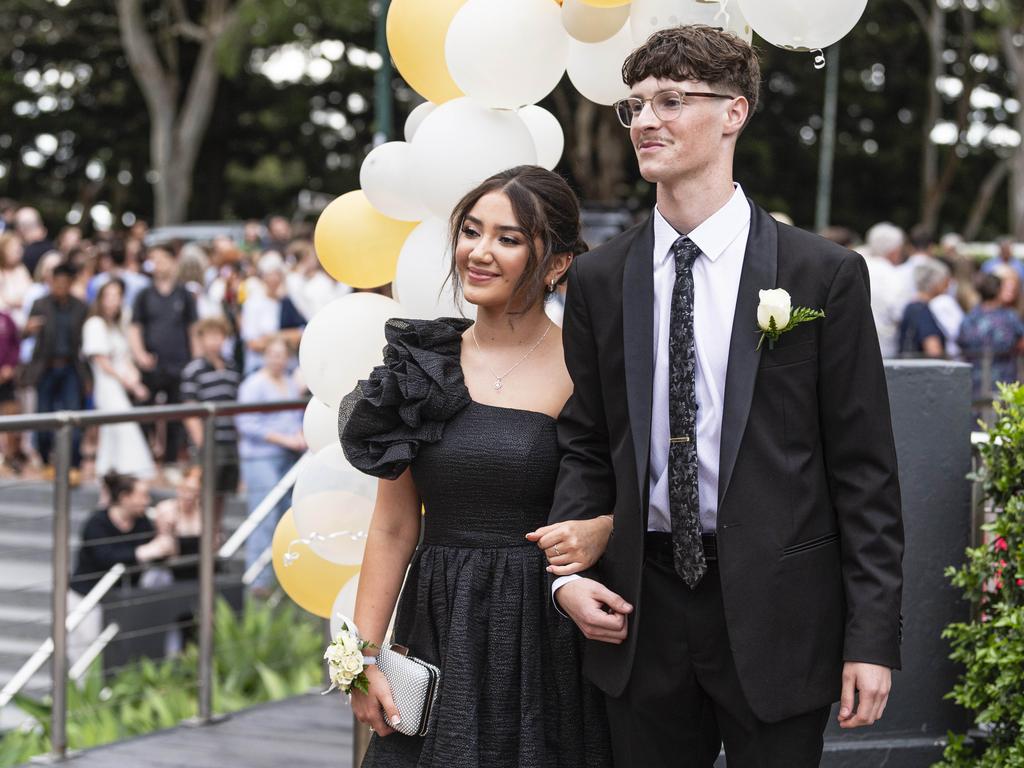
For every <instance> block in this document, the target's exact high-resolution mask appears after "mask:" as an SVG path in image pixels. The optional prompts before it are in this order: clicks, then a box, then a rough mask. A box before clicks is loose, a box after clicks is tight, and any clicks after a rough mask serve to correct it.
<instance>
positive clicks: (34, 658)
mask: <svg viewBox="0 0 1024 768" xmlns="http://www.w3.org/2000/svg"><path fill="white" fill-rule="evenodd" d="M124 572H125V567H124V566H123V565H122V564H121V563H117V564H116V565H114V566H112V567H111V569H110V570H109V571H107V572H106V574H104V576H103V578H101V579H100V580H99V581H98V582H96V584H95V585H93V588H92V589H90V590H89V593H88V594H87V595H86V596H85V598H84V599H83V600H82V602H80V603H79V604H78V605H77V606H76V607H75V610H73V611H71V613H69V614H68V617H67V619H66V621H65V626H66V627H67V631H68V632H69V633H70V632H74V631H75V630H76V629H78V625H79V624H81V623H82V621H83V620H84V619H85V617H86V615H88V613H89V611H91V610H92V609H93V608H95V607H96V604H97V603H98V602H99V601H100V600H102V599H103V596H104V595H106V594H107V592H109V591H110V588H111V587H113V586H114V585H115V584H116V583H117V582H118V581H119V580H120V579H121V576H122V575H123V574H124ZM52 654H53V637H52V636H51V637H48V638H46V639H45V640H44V641H43V642H42V643H40V645H39V648H37V649H36V652H35V653H33V654H32V655H31V656H30V657H29V658H28V660H27V661H26V662H25V663H24V664H22V665H21V669H19V670H18V671H17V672H15V673H14V675H13V676H12V677H11V679H10V680H8V681H7V685H5V686H4V687H3V690H0V707H5V706H7V705H8V704H9V703H10V702H11V699H13V698H14V696H15V695H16V694H17V693H18V692H19V691H20V690H21V689H22V688H24V687H25V685H26V684H27V683H28V681H29V680H31V679H32V676H33V675H34V674H36V673H37V672H38V671H39V670H40V669H42V667H43V664H45V663H46V662H47V660H48V659H49V658H50V656H51V655H52Z"/></svg>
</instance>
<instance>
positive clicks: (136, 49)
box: [117, 0, 238, 226]
mask: <svg viewBox="0 0 1024 768" xmlns="http://www.w3.org/2000/svg"><path fill="white" fill-rule="evenodd" d="M149 16H150V19H151V20H152V21H150V23H147V18H146V14H145V12H144V10H143V7H142V0H117V17H118V22H119V28H120V33H121V42H122V44H123V45H124V50H125V53H126V54H127V57H128V64H129V66H130V67H131V70H132V74H134V76H135V80H136V82H137V83H138V84H139V87H140V89H141V90H142V94H143V96H144V97H145V100H146V107H147V109H148V111H149V121H150V130H149V145H150V158H151V165H152V172H153V176H154V180H153V193H154V197H155V205H156V224H157V225H158V226H160V225H164V224H174V223H177V222H181V221H184V220H185V218H186V215H187V211H188V201H189V197H190V195H191V193H192V175H193V169H194V168H195V163H196V158H197V157H198V156H199V150H200V146H201V144H202V140H203V136H204V135H205V134H206V129H207V127H208V126H209V123H210V115H211V114H212V113H213V104H214V99H215V98H216V96H217V84H218V81H219V79H220V72H219V70H218V62H217V48H218V46H219V45H220V43H221V41H222V39H224V38H225V37H226V36H227V34H228V33H229V32H230V31H231V28H232V27H233V26H234V25H235V24H237V23H238V8H237V6H236V5H235V4H233V3H231V2H230V0H208V1H207V2H206V3H204V7H203V10H202V15H201V17H200V21H198V22H195V21H193V20H192V18H191V17H190V16H189V13H188V10H187V8H186V7H185V2H184V0H167V1H166V2H163V3H161V4H160V5H159V6H158V7H157V9H156V10H155V11H154V12H153V13H151V14H149ZM151 26H153V27H155V29H154V30H153V31H152V32H151V31H150V27H151ZM190 43H191V44H198V46H199V52H198V55H197V56H196V57H195V61H194V63H193V64H192V72H191V76H190V77H189V79H188V84H187V87H186V88H185V89H184V91H183V89H182V87H181V83H182V58H183V51H182V47H183V46H184V45H186V44H190Z"/></svg>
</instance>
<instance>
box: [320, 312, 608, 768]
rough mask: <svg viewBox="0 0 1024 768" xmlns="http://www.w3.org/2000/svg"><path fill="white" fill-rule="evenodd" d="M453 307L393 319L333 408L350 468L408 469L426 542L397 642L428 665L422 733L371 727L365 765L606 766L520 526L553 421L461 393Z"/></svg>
mask: <svg viewBox="0 0 1024 768" xmlns="http://www.w3.org/2000/svg"><path fill="white" fill-rule="evenodd" d="M468 325H469V323H468V321H464V320H437V321H416V320H392V321H390V322H389V323H388V327H387V329H386V331H387V338H388V342H389V344H388V347H387V348H386V349H385V358H384V360H385V364H384V365H383V366H381V367H378V368H376V369H375V370H374V372H373V374H372V375H371V377H370V379H369V380H368V381H364V382H361V383H360V387H359V388H357V390H356V391H355V392H353V394H352V395H350V396H349V398H347V399H346V401H345V402H344V403H343V404H342V408H341V424H340V428H341V435H342V445H343V446H344V448H345V453H346V455H347V456H348V458H349V461H351V462H352V464H353V465H354V466H355V467H357V468H358V469H360V470H362V471H364V472H368V473H370V474H374V475H376V476H378V477H387V478H394V477H397V476H398V475H400V474H401V473H402V472H403V471H404V470H405V468H406V467H408V466H411V467H412V475H413V479H414V480H415V483H416V488H417V489H418V491H419V493H420V496H421V498H422V499H423V504H424V507H425V515H424V518H423V541H422V543H421V545H420V546H419V547H418V548H417V549H416V552H415V554H414V556H413V559H412V563H411V565H410V569H409V575H408V577H407V579H406V583H405V587H404V588H403V591H402V596H401V598H400V600H399V603H398V611H397V616H396V620H395V641H396V642H398V643H401V644H402V645H406V646H408V647H409V649H410V652H411V653H412V654H413V655H415V656H419V657H420V658H423V659H425V660H427V661H430V662H432V663H434V664H436V665H437V666H438V667H439V668H440V669H441V686H440V693H439V695H438V702H437V706H436V708H435V710H434V714H433V716H432V719H431V722H430V726H429V732H428V734H427V735H426V737H423V738H418V737H409V736H403V735H401V734H393V735H391V736H387V737H385V738H380V737H376V736H375V737H373V739H372V741H371V744H370V748H369V751H368V752H367V755H366V759H365V761H364V762H363V765H364V766H365V768H407V767H411V766H418V767H420V768H427V767H428V766H429V767H432V768H442V767H443V768H504V767H506V766H507V767H508V768H512V767H513V766H514V767H516V768H584V766H586V767H587V768H604V767H606V766H610V765H611V750H610V747H609V745H608V734H607V725H606V721H605V714H604V702H603V699H602V697H601V694H600V693H599V692H598V691H597V689H595V688H593V687H592V686H591V685H590V684H589V683H587V682H586V681H585V680H584V679H583V677H582V674H581V671H580V661H581V658H580V654H581V642H582V638H581V636H580V635H579V632H578V630H577V629H576V627H575V625H573V623H572V622H571V621H570V620H569V619H566V618H564V617H563V616H561V615H559V614H558V612H557V611H556V610H555V608H554V606H553V604H552V601H551V588H550V581H549V578H548V576H547V574H546V572H545V570H544V568H545V565H546V561H545V558H544V554H543V553H542V552H541V551H540V550H539V549H538V548H537V546H536V545H534V544H532V543H530V542H528V541H527V540H526V538H525V535H526V533H527V532H529V531H532V530H534V529H536V528H537V527H539V526H541V525H544V524H545V522H546V520H547V516H548V512H549V510H550V508H551V500H552V496H553V493H554V484H555V478H556V475H557V472H558V461H559V452H558V445H557V441H556V436H555V421H554V419H552V418H551V417H550V416H548V415H546V414H543V413H537V412H534V411H522V410H515V409H509V408H499V407H494V406H487V405H483V404H481V403H477V402H474V401H471V400H470V398H469V393H468V391H467V390H466V387H465V383H464V381H463V378H462V369H461V367H460V365H459V353H460V350H461V341H462V338H461V334H462V332H463V331H464V330H465V329H466V328H467V327H468Z"/></svg>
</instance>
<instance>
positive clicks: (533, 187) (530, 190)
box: [448, 165, 588, 314]
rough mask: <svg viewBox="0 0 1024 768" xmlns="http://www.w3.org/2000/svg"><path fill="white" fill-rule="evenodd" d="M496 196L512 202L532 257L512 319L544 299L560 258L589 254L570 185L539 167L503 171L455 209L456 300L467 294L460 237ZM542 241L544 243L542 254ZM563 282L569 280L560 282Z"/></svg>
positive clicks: (511, 304) (452, 275) (513, 299)
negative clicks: (476, 211) (483, 203)
mask: <svg viewBox="0 0 1024 768" xmlns="http://www.w3.org/2000/svg"><path fill="white" fill-rule="evenodd" d="M492 192H501V193H502V194H504V195H505V196H506V197H507V198H508V200H509V203H511V205H512V213H513V215H514V216H515V217H516V223H517V224H518V225H519V226H520V227H522V228H523V229H524V230H525V232H526V246H527V248H529V251H530V257H529V260H528V261H527V263H526V269H524V270H523V274H522V275H521V276H520V278H519V281H518V282H517V283H516V285H515V287H514V288H513V290H512V295H511V296H510V297H509V301H508V312H509V314H519V313H522V312H524V311H525V310H526V309H528V308H530V307H532V306H533V305H534V303H536V302H537V301H539V300H540V299H541V297H542V296H543V295H544V291H545V284H544V276H545V275H546V274H547V272H548V269H550V268H551V262H552V261H553V260H554V258H555V257H556V256H557V255H559V254H563V253H571V254H572V255H573V256H574V257H575V256H578V255H580V254H581V253H585V252H586V251H587V250H588V248H587V244H586V243H585V242H583V238H582V237H581V236H580V203H579V200H578V199H577V198H576V195H575V193H574V192H573V191H572V189H571V188H570V187H569V184H568V183H567V182H566V180H565V179H563V178H562V177H561V176H559V175H558V174H557V173H554V172H552V171H548V170H545V169H544V168H541V167H540V166H537V165H519V166H516V167H515V168H509V169H508V170H507V171H501V172H500V173H496V174H494V175H493V176H491V177H490V178H489V179H487V180H486V181H484V182H483V183H482V184H480V185H479V186H478V187H476V189H473V190H472V191H470V192H469V193H467V194H466V196H465V197H463V198H462V199H461V200H460V201H459V202H458V204H457V205H456V206H455V210H454V211H452V216H451V219H450V221H449V238H450V240H449V242H450V243H451V249H452V264H451V270H450V272H449V273H448V279H449V282H450V283H451V286H452V292H453V293H454V294H455V298H456V300H458V298H459V296H460V294H461V292H462V284H461V281H460V280H459V271H458V267H457V265H456V262H455V248H456V245H457V244H458V242H459V234H460V233H461V232H462V226H463V224H464V223H465V221H466V217H467V216H468V215H469V213H470V211H472V210H473V206H475V205H476V204H477V203H478V202H479V201H480V199H481V198H482V197H484V196H485V195H489V194H490V193H492ZM536 240H540V243H541V248H542V250H541V251H540V252H538V251H537V247H536V242H535V241H536ZM562 280H565V276H564V275H563V276H562V278H561V280H559V282H562Z"/></svg>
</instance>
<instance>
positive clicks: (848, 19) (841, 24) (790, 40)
mask: <svg viewBox="0 0 1024 768" xmlns="http://www.w3.org/2000/svg"><path fill="white" fill-rule="evenodd" d="M735 1H736V2H739V5H740V7H741V8H742V9H743V12H744V14H746V17H747V20H748V21H749V22H750V26H752V27H753V28H754V31H755V32H757V34H759V35H760V36H761V37H763V38H764V39H765V40H767V41H768V42H769V43H771V44H772V45H777V46H778V47H780V48H788V49H790V50H797V51H807V50H812V51H813V50H814V49H816V48H825V47H826V46H829V45H832V43H835V42H837V41H838V40H840V39H841V38H842V37H844V36H845V35H846V34H847V33H848V32H849V31H850V30H851V29H853V28H854V26H856V24H857V22H858V21H859V20H860V17H861V16H863V15H864V9H865V8H866V7H867V0H815V1H814V2H805V0H735Z"/></svg>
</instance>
